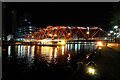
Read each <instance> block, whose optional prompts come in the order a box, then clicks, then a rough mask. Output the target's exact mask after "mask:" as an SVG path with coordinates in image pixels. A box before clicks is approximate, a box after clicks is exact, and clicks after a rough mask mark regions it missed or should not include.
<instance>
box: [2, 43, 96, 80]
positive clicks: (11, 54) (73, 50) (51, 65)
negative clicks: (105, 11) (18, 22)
mask: <svg viewBox="0 0 120 80" xmlns="http://www.w3.org/2000/svg"><path fill="white" fill-rule="evenodd" d="M95 48H96V45H95V42H87V43H84V44H81V43H80V44H78V43H77V44H66V45H65V46H35V45H33V46H30V45H15V46H7V52H5V54H7V56H6V57H7V58H4V57H5V56H4V55H3V56H4V57H3V60H4V61H7V62H8V64H3V66H9V67H10V68H11V69H7V68H6V69H4V70H3V71H4V75H6V77H7V76H10V72H11V71H12V72H13V74H14V75H16V76H17V75H21V76H22V77H27V76H26V75H28V74H29V75H32V76H29V77H32V78H35V77H36V79H37V77H39V75H43V76H44V77H45V76H49V78H50V79H53V76H52V75H54V76H57V77H59V75H61V79H65V78H68V77H69V76H70V75H71V74H72V73H73V72H74V70H75V69H76V68H77V62H79V61H80V60H82V59H85V58H86V56H85V55H87V54H89V53H90V52H92V51H93V50H94V49H95ZM13 58H14V59H13ZM15 66H17V68H16V70H14V69H15V68H14V67H15ZM14 71H15V72H14ZM16 71H17V72H16ZM6 73H7V74H9V75H7V74H6ZM16 73H17V74H16ZM38 73H39V74H38ZM13 74H11V76H12V75H13ZM43 76H41V77H43ZM12 78H13V77H12ZM22 79H23V78H22Z"/></svg>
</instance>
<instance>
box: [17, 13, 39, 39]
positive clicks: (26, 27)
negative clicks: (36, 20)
mask: <svg viewBox="0 0 120 80" xmlns="http://www.w3.org/2000/svg"><path fill="white" fill-rule="evenodd" d="M19 24H20V26H19V27H18V28H17V29H16V34H15V38H16V41H23V39H24V37H25V35H26V34H28V33H32V32H34V31H37V30H39V29H41V28H39V27H36V26H34V25H32V24H31V15H29V14H27V13H25V14H24V15H23V16H22V17H20V23H19Z"/></svg>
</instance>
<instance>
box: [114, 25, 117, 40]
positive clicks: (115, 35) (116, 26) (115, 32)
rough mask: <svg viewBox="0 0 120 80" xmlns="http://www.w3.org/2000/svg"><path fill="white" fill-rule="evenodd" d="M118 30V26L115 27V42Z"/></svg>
mask: <svg viewBox="0 0 120 80" xmlns="http://www.w3.org/2000/svg"><path fill="white" fill-rule="evenodd" d="M117 28H118V26H114V29H115V34H114V35H115V42H116V29H117Z"/></svg>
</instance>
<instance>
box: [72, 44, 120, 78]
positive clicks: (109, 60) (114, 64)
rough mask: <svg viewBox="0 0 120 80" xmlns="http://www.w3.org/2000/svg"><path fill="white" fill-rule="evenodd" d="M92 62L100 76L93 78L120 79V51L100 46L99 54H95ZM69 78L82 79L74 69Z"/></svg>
mask: <svg viewBox="0 0 120 80" xmlns="http://www.w3.org/2000/svg"><path fill="white" fill-rule="evenodd" d="M94 62H95V63H96V65H97V66H98V70H99V71H100V76H99V78H98V79H95V80H120V52H118V51H115V50H114V49H111V48H109V47H106V46H102V50H101V56H99V55H98V54H96V57H95V60H94ZM74 74H76V75H74V76H73V77H72V78H71V79H70V80H73V79H74V80H83V79H81V78H80V71H76V73H74Z"/></svg>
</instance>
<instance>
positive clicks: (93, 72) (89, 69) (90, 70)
mask: <svg viewBox="0 0 120 80" xmlns="http://www.w3.org/2000/svg"><path fill="white" fill-rule="evenodd" d="M87 73H89V74H90V75H94V74H95V73H96V70H95V69H94V68H92V67H88V69H87Z"/></svg>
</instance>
